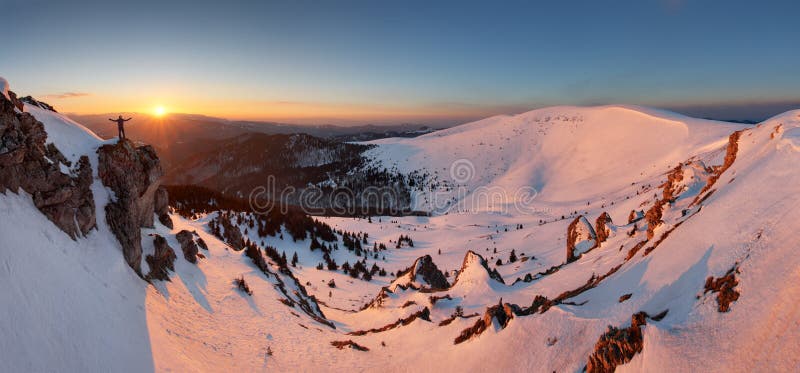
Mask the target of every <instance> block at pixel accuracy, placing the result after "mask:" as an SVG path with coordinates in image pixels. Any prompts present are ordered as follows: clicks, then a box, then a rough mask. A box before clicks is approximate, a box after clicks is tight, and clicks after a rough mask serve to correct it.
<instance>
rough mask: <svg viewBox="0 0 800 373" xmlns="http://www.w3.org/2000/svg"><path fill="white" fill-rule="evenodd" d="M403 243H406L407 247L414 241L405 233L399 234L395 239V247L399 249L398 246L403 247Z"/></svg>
mask: <svg viewBox="0 0 800 373" xmlns="http://www.w3.org/2000/svg"><path fill="white" fill-rule="evenodd" d="M403 243H405V244H406V245H408V247H414V241H413V240H411V237H409V236H407V235H406V236H404V235H402V234H401V235H400V237H399V238H398V239H397V245H396V246H395V247H396V248H398V249H399V248H401V247H403Z"/></svg>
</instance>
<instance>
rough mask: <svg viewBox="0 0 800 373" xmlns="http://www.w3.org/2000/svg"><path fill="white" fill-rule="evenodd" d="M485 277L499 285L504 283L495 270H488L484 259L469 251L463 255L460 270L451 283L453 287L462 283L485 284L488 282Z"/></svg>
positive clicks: (487, 263) (487, 264)
mask: <svg viewBox="0 0 800 373" xmlns="http://www.w3.org/2000/svg"><path fill="white" fill-rule="evenodd" d="M487 277H488V279H492V280H495V281H497V282H499V283H501V284H505V283H506V282H505V281H503V276H501V275H500V272H497V269H496V268H495V269H490V268H489V262H487V261H486V259H484V258H483V257H482V256H481V255H480V254H477V253H475V252H474V251H472V250H469V251H467V254H466V255H464V261H463V262H462V263H461V269H459V270H458V275H456V279H455V281H453V286H455V285H456V284H458V283H459V282H463V281H468V282H475V281H482V282H486V281H487V280H488V279H487Z"/></svg>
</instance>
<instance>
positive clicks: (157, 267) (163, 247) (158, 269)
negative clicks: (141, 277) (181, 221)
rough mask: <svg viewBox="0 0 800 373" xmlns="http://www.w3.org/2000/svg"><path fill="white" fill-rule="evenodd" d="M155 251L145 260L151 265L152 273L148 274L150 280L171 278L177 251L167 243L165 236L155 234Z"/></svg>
mask: <svg viewBox="0 0 800 373" xmlns="http://www.w3.org/2000/svg"><path fill="white" fill-rule="evenodd" d="M153 246H154V247H155V252H154V253H153V255H148V256H147V258H145V260H147V264H148V265H149V266H150V273H148V274H147V279H148V280H169V272H168V271H174V270H175V265H174V263H175V259H176V256H175V251H174V250H172V247H170V246H169V245H168V244H167V240H166V239H164V237H161V236H159V235H155V237H154V238H153Z"/></svg>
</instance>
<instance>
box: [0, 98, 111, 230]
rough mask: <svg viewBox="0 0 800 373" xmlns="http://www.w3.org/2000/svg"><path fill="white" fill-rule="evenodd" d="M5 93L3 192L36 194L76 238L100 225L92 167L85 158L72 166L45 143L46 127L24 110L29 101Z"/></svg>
mask: <svg viewBox="0 0 800 373" xmlns="http://www.w3.org/2000/svg"><path fill="white" fill-rule="evenodd" d="M9 98H10V100H9V99H8V98H6V96H5V95H0V191H3V192H4V191H5V190H6V189H9V190H11V191H13V192H18V191H19V189H22V190H24V191H25V192H27V193H29V194H31V195H32V196H33V202H34V204H35V205H36V207H37V208H38V209H39V210H40V211H41V212H42V213H43V214H44V215H45V216H47V218H48V219H50V221H52V222H53V223H54V224H55V225H56V226H58V227H59V228H61V230H63V231H64V232H66V233H67V234H68V235H69V236H70V237H72V238H73V239H74V238H76V237H77V236H79V235H86V234H88V233H89V231H90V230H91V229H92V228H94V227H95V225H96V217H95V208H94V207H95V206H94V196H93V194H92V190H91V185H92V167H91V164H90V163H89V158H88V157H86V156H82V157H81V158H80V159H79V161H78V164H77V165H75V167H73V168H72V169H71V170H69V174H65V173H63V172H62V167H61V166H60V165H64V166H65V167H71V166H72V164H71V163H70V162H69V161H67V159H66V157H64V155H63V154H61V152H60V151H59V150H58V149H57V148H56V147H55V145H53V144H47V145H45V141H46V140H47V133H46V132H45V130H44V125H43V124H42V123H41V122H39V121H37V120H36V118H34V117H33V116H32V115H30V114H28V113H21V112H19V113H18V112H16V111H15V109H16V110H22V108H23V107H24V104H23V103H22V102H21V101H19V100H17V99H16V95H15V94H14V93H13V92H11V91H9Z"/></svg>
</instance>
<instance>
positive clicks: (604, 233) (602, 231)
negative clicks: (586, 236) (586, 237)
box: [594, 212, 614, 246]
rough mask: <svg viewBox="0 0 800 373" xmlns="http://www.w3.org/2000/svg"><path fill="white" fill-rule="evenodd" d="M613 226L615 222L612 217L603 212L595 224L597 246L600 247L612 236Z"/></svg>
mask: <svg viewBox="0 0 800 373" xmlns="http://www.w3.org/2000/svg"><path fill="white" fill-rule="evenodd" d="M613 224H614V222H613V221H612V220H611V215H609V214H608V213H607V212H603V213H602V214H600V216H598V217H597V220H595V222H594V232H595V234H596V235H597V240H596V241H597V242H596V243H595V246H600V244H601V243H603V242H606V240H607V239H608V236H609V235H611V232H612V231H613V227H612V225H613Z"/></svg>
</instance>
